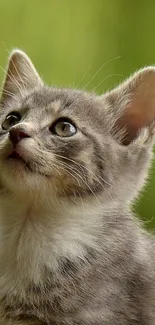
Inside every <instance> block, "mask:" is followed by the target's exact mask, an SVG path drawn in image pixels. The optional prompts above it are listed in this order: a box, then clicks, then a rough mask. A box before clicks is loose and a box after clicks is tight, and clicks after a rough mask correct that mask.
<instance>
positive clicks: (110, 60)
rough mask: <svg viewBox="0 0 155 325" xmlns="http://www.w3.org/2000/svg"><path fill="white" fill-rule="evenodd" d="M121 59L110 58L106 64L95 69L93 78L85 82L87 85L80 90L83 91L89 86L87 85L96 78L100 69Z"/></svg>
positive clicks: (117, 57)
mask: <svg viewBox="0 0 155 325" xmlns="http://www.w3.org/2000/svg"><path fill="white" fill-rule="evenodd" d="M120 58H121V56H116V57H114V58H112V59H109V60H107V61H106V62H104V63H103V64H102V65H101V66H100V67H99V68H98V69H97V71H96V72H95V73H94V75H93V77H92V78H91V79H90V80H89V81H88V82H87V84H86V85H85V86H84V87H83V88H82V90H84V89H86V88H87V86H89V84H90V83H91V82H92V81H93V80H94V78H95V77H96V76H97V74H98V73H99V71H101V69H102V68H103V67H105V66H106V65H107V64H108V63H110V62H112V61H114V60H117V59H120Z"/></svg>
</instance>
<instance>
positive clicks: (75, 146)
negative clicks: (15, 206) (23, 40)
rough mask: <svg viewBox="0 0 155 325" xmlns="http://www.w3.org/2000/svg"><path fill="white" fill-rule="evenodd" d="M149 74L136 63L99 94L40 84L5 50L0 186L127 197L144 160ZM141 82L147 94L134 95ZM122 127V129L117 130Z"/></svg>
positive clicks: (22, 58)
mask: <svg viewBox="0 0 155 325" xmlns="http://www.w3.org/2000/svg"><path fill="white" fill-rule="evenodd" d="M145 71H147V72H145ZM143 74H144V77H145V75H146V77H145V78H144V77H143ZM149 74H150V78H149V80H147V79H148V75H149ZM152 75H153V78H152ZM154 75H155V73H154V68H152V69H150V70H149V73H148V70H144V72H143V73H142V72H140V73H139V75H138V76H137V75H136V76H134V77H133V79H131V80H129V82H126V83H125V84H123V86H122V88H121V87H120V88H118V90H114V91H112V92H111V93H109V94H106V95H105V96H104V97H99V96H94V95H90V94H87V93H83V92H78V91H73V90H66V89H64V90H63V89H54V88H48V87H45V86H44V84H43V83H42V81H41V80H40V78H39V76H38V75H37V72H36V70H35V69H34V67H33V65H32V63H31V61H30V60H29V59H28V57H27V56H26V55H25V54H23V53H22V52H19V51H17V52H15V53H13V55H12V57H11V59H10V61H9V68H8V74H7V76H6V81H5V84H4V91H3V94H2V100H1V106H2V114H1V118H0V168H1V180H2V183H3V186H5V187H6V188H7V189H9V190H11V191H13V192H14V193H16V194H17V193H18V194H19V193H21V192H22V193H23V194H24V193H25V194H26V193H27V194H28V193H31V195H32V193H35V194H36V193H37V191H39V192H42V193H46V195H49V196H50V195H57V196H59V197H61V196H67V197H68V196H74V197H75V196H78V197H81V196H85V197H86V196H87V197H88V196H91V195H93V196H94V197H96V196H98V195H101V194H102V196H103V198H104V199H105V200H106V201H108V200H111V199H113V200H118V199H119V200H120V201H122V200H124V199H130V197H132V196H134V192H135V191H137V189H139V183H141V182H142V183H143V179H144V177H143V176H144V170H145V168H146V165H147V163H148V158H147V156H148V147H149V146H148V143H149V142H150V140H151V139H152V122H153V121H154V115H153V114H152V110H151V112H149V110H148V112H149V113H147V114H146V110H145V107H144V108H143V103H144V104H146V105H150V106H151V107H154V106H153V104H154V103H152V101H153V99H152V101H151V100H150V98H151V96H150V95H152V89H153V87H152V83H154V84H155V76H154ZM134 79H135V81H134ZM143 79H144V80H143ZM145 79H146V82H145ZM138 80H139V83H140V86H139V84H138ZM149 82H150V84H151V87H150V88H148V85H149ZM131 85H133V86H132V87H131ZM145 86H146V88H147V91H146V96H148V89H149V90H150V94H149V96H148V99H147V98H146V96H145V98H144V99H142V96H144V95H145ZM132 88H133V93H134V92H135V95H134V96H133V99H132V96H130V95H131V93H132ZM136 88H137V89H138V90H135V89H136ZM140 91H141V93H140ZM132 95H133V94H132ZM153 98H154V97H153ZM129 99H130V100H131V99H132V100H133V104H132V102H131V103H130V106H129ZM137 107H138V108H137ZM128 108H130V110H129V109H128ZM124 112H125V114H124ZM153 112H154V111H153ZM143 127H145V129H144V130H143V131H142V132H141V133H139V134H140V135H139V136H138V132H140V130H141V129H142V128H143ZM123 128H126V130H127V132H126V136H125V137H120V135H121V134H123V133H122V130H123ZM150 131H151V132H150ZM27 194H26V195H27Z"/></svg>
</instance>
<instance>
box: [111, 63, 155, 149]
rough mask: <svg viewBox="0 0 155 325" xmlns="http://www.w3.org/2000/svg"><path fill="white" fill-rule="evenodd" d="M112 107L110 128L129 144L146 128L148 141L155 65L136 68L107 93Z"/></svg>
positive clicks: (154, 118) (154, 124)
mask: <svg viewBox="0 0 155 325" xmlns="http://www.w3.org/2000/svg"><path fill="white" fill-rule="evenodd" d="M107 101H108V103H109V104H110V107H111V112H112V114H111V121H112V124H113V129H114V130H116V131H118V135H119V134H121V132H122V131H123V130H124V131H125V134H124V137H123V138H122V140H121V143H122V144H123V145H129V144H130V143H132V142H133V141H134V140H136V139H138V138H139V136H141V131H142V130H143V131H144V129H145V130H146V131H147V135H148V140H149V139H150V140H151V139H152V138H153V136H154V134H155V67H147V68H144V69H141V70H139V71H138V72H136V73H135V74H134V75H133V76H131V77H130V78H128V79H127V80H126V81H125V82H123V83H122V84H121V85H120V86H118V87H117V88H116V89H114V90H112V91H111V92H110V93H109V94H107Z"/></svg>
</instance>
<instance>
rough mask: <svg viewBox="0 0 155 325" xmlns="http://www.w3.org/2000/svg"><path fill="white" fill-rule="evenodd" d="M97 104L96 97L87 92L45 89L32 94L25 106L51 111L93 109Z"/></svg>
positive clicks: (26, 100)
mask: <svg viewBox="0 0 155 325" xmlns="http://www.w3.org/2000/svg"><path fill="white" fill-rule="evenodd" d="M94 102H95V96H93V95H90V94H88V93H86V92H82V91H76V90H71V89H57V88H50V87H43V88H42V89H39V90H37V91H34V92H33V93H31V94H30V95H29V96H27V98H26V99H25V102H24V104H25V105H26V106H27V107H29V108H44V109H46V110H47V111H49V110H52V111H53V110H55V111H58V110H63V109H64V108H66V107H67V108H68V107H71V108H72V109H73V108H76V107H78V108H79V106H80V105H81V106H82V107H83V106H85V107H88V108H89V107H90V106H91V107H92V106H93V104H95V103H94Z"/></svg>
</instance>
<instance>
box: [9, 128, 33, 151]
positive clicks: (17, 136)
mask: <svg viewBox="0 0 155 325" xmlns="http://www.w3.org/2000/svg"><path fill="white" fill-rule="evenodd" d="M29 137H30V136H29V135H28V134H27V133H26V132H25V130H23V129H22V128H15V127H13V128H11V129H10V131H9V138H10V140H11V142H12V144H13V146H14V147H15V146H16V145H17V143H18V142H20V141H21V140H22V139H24V138H29Z"/></svg>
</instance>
